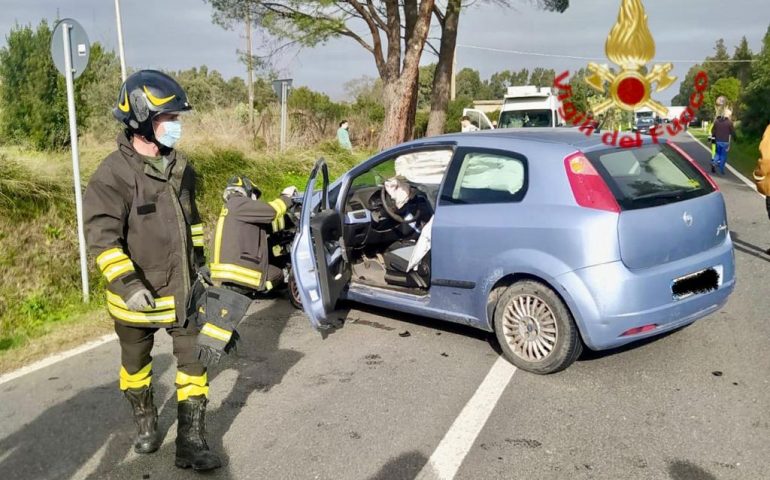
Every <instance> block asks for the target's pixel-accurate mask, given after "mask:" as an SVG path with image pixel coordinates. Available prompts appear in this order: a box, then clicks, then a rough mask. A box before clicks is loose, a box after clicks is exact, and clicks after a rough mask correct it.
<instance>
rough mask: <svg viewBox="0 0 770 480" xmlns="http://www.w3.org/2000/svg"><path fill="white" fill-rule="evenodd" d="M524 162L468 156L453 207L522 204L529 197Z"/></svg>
mask: <svg viewBox="0 0 770 480" xmlns="http://www.w3.org/2000/svg"><path fill="white" fill-rule="evenodd" d="M526 175H527V171H526V165H525V163H524V160H523V159H520V158H517V157H514V156H508V155H502V154H498V153H486V152H469V153H466V154H465V156H464V157H463V159H462V163H461V165H460V167H459V170H458V173H457V179H456V181H455V183H454V186H453V188H452V191H451V193H450V195H448V196H447V195H444V198H447V197H448V198H447V199H448V200H449V201H450V203H459V204H468V203H510V202H519V201H521V199H522V198H523V197H524V194H525V193H526V185H527V178H526Z"/></svg>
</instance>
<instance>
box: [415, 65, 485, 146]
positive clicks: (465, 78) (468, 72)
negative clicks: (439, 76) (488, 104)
mask: <svg viewBox="0 0 770 480" xmlns="http://www.w3.org/2000/svg"><path fill="white" fill-rule="evenodd" d="M455 88H456V90H457V96H458V97H467V98H470V99H473V100H480V99H481V96H482V95H481V93H482V91H483V84H482V83H481V76H480V75H479V71H478V70H474V69H472V68H468V67H466V68H463V69H462V70H460V71H459V72H457V75H456V77H455ZM428 131H430V127H428Z"/></svg>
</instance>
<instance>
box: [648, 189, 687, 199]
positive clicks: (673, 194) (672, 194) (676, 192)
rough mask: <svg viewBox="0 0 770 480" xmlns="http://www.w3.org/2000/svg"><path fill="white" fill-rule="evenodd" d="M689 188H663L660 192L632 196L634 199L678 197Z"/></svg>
mask: <svg viewBox="0 0 770 480" xmlns="http://www.w3.org/2000/svg"><path fill="white" fill-rule="evenodd" d="M688 191H691V190H665V191H662V192H653V193H647V194H644V195H640V196H638V197H634V200H645V199H648V198H679V197H681V196H682V194H684V193H687V192H688Z"/></svg>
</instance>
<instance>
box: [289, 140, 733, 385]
mask: <svg viewBox="0 0 770 480" xmlns="http://www.w3.org/2000/svg"><path fill="white" fill-rule="evenodd" d="M319 177H320V179H319ZM319 180H320V182H321V184H320V185H319ZM292 263H293V270H294V275H295V277H296V282H297V286H298V287H299V293H300V297H301V299H302V302H303V308H304V309H305V311H306V313H307V315H308V317H309V318H310V322H311V323H312V325H313V327H315V328H316V329H319V330H323V329H326V328H333V327H335V326H336V325H335V324H336V323H337V322H338V320H337V317H336V316H335V315H332V312H333V311H334V309H335V305H336V303H337V301H338V300H340V299H347V300H351V301H355V302H361V303H365V304H369V305H375V306H378V307H384V308H388V309H392V310H397V311H400V312H406V313H412V314H416V315H423V316H426V317H432V318H437V319H442V320H446V321H450V322H456V323H462V324H466V325H470V326H473V327H476V328H480V329H482V330H486V331H490V332H495V334H496V336H497V339H498V341H499V343H500V346H501V349H502V351H503V353H504V355H505V357H506V358H507V359H508V360H510V361H511V362H512V363H513V364H514V365H516V366H517V367H519V368H521V369H523V370H527V371H530V372H534V373H540V374H545V373H552V372H556V371H559V370H562V369H564V368H566V367H567V366H569V365H570V364H571V363H572V362H574V361H575V360H576V359H577V358H578V356H579V355H580V353H581V351H582V349H583V347H584V346H587V347H588V348H590V349H593V350H603V349H609V348H612V347H617V346H620V345H623V344H626V343H629V342H633V341H635V340H639V339H641V338H646V337H650V336H653V335H659V334H661V333H663V332H666V331H669V330H672V329H676V328H678V327H681V326H683V325H687V324H690V323H692V322H694V321H695V320H697V319H699V318H702V317H704V316H706V315H708V314H710V313H713V312H715V311H716V310H718V309H719V308H720V307H722V306H723V305H724V304H725V302H726V301H727V298H728V296H729V295H730V293H732V291H733V289H734V286H735V267H734V253H733V246H732V241H731V239H730V233H729V230H728V227H727V218H726V210H725V204H724V199H723V197H722V194H721V193H720V192H719V189H718V187H717V186H716V184H714V183H713V181H712V180H711V178H710V177H709V176H708V175H707V174H705V173H704V172H703V171H702V170H701V169H700V167H699V166H698V165H697V164H696V163H695V162H694V161H693V160H692V159H691V158H689V157H688V156H687V155H686V154H684V152H683V151H681V150H680V149H679V148H677V147H676V145H674V144H671V143H668V144H653V143H649V140H647V143H645V144H643V145H642V146H640V147H638V148H631V149H627V148H626V149H620V148H614V147H608V146H606V145H604V144H603V143H601V141H600V139H599V136H598V135H596V136H594V137H593V138H587V137H586V136H585V135H583V134H582V133H580V132H578V131H576V130H574V129H526V130H503V131H496V132H489V133H486V132H485V133H472V134H457V135H447V136H441V137H433V138H427V139H423V140H419V141H413V142H409V143H406V144H403V145H400V146H398V147H395V148H393V149H390V150H387V151H384V152H382V153H380V154H378V155H377V156H375V157H373V158H371V159H370V160H367V161H365V162H363V163H362V164H360V165H358V166H356V167H354V168H353V169H351V170H350V171H348V172H347V173H346V174H344V175H343V176H342V177H341V178H340V179H339V180H337V181H336V182H334V183H333V184H331V185H330V184H329V180H328V173H327V168H326V164H325V163H324V162H323V160H319V161H318V163H317V164H316V166H315V168H314V169H313V171H312V173H311V175H310V181H309V182H308V185H307V189H306V191H305V197H304V200H303V209H302V212H301V218H300V222H299V227H298V232H297V236H296V238H295V241H294V245H293V251H292Z"/></svg>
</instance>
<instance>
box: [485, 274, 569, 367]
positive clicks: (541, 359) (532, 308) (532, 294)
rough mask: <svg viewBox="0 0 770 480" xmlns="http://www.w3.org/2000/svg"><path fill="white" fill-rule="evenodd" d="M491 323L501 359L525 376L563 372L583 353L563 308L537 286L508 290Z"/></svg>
mask: <svg viewBox="0 0 770 480" xmlns="http://www.w3.org/2000/svg"><path fill="white" fill-rule="evenodd" d="M494 323H495V334H496V335H497V341H498V342H499V343H500V348H501V349H502V351H503V355H504V356H505V358H507V359H508V360H509V361H510V362H511V363H513V364H514V365H516V367H518V368H520V369H522V370H526V371H528V372H532V373H537V374H540V375H545V374H549V373H554V372H558V371H560V370H564V369H565V368H567V367H568V366H570V365H571V364H572V363H573V362H574V361H575V360H577V358H578V357H579V356H580V354H581V352H582V351H583V342H582V341H581V340H580V333H579V332H578V329H577V327H576V326H575V322H574V320H573V319H572V315H571V314H570V312H569V310H568V309H567V306H566V305H565V304H564V302H563V301H562V300H561V298H559V296H558V295H556V293H555V292H554V291H553V290H551V289H550V288H548V287H547V286H545V285H543V284H542V283H539V282H535V281H531V280H525V281H520V282H516V283H514V284H513V285H511V286H510V287H508V288H507V289H506V291H505V292H504V293H503V294H502V295H501V296H500V298H499V299H498V301H497V306H496V307H495V315H494Z"/></svg>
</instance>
